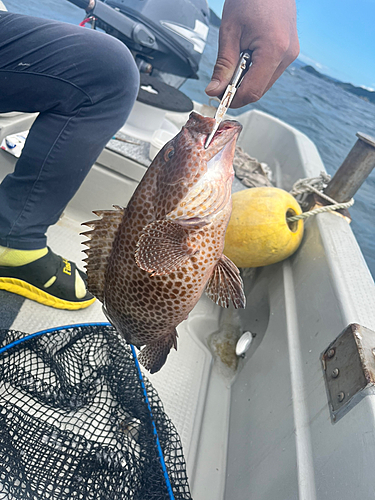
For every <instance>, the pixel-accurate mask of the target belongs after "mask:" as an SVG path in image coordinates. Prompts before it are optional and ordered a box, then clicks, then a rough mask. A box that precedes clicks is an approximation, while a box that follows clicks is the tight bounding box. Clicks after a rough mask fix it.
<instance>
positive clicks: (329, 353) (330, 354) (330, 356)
mask: <svg viewBox="0 0 375 500" xmlns="http://www.w3.org/2000/svg"><path fill="white" fill-rule="evenodd" d="M335 352H336V351H335V349H334V347H331V349H330V350H329V351H328V352H327V357H328V358H333V356H334V355H335Z"/></svg>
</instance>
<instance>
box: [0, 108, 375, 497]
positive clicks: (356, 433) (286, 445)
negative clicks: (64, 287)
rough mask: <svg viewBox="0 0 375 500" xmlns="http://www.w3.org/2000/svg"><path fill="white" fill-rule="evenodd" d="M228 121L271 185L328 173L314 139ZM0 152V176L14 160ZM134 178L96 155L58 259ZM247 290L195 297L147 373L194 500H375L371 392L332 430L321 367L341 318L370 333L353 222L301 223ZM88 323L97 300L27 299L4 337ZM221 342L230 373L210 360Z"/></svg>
mask: <svg viewBox="0 0 375 500" xmlns="http://www.w3.org/2000/svg"><path fill="white" fill-rule="evenodd" d="M177 118H179V119H180V121H181V122H183V120H184V117H177ZM238 118H239V120H240V121H241V122H242V123H243V125H244V131H243V133H242V135H241V138H240V141H239V144H240V146H242V147H243V148H244V149H245V150H246V151H247V152H249V153H250V154H251V155H252V156H255V157H257V158H258V159H259V160H260V161H265V162H267V163H268V164H269V165H270V167H271V168H272V169H273V171H274V173H275V175H276V178H277V183H278V185H279V186H280V187H283V188H285V189H290V188H291V186H292V184H293V182H295V181H296V180H297V179H299V178H303V177H310V176H311V177H313V176H317V175H319V173H320V172H321V171H322V170H324V166H323V164H322V162H321V160H320V157H319V154H318V152H317V150H316V148H315V146H314V144H313V143H312V142H311V141H310V140H309V139H308V138H307V137H306V136H304V135H303V134H301V133H300V132H298V131H297V130H295V129H293V128H292V127H289V126H287V125H286V124H284V123H282V122H280V121H279V120H277V119H274V118H272V117H270V116H268V115H266V114H264V113H261V112H258V111H252V112H249V113H246V114H244V115H241V116H240V117H238ZM175 123H178V120H175ZM1 130H2V129H1V120H0V136H1ZM20 130H22V129H20ZM4 155H5V154H4V153H3V152H0V177H2V176H3V175H5V174H6V173H7V172H8V171H9V170H10V168H11V164H12V162H11V161H10V160H9V158H8V157H5V156H4ZM144 171H145V167H143V166H141V165H139V164H137V163H136V162H134V161H132V160H128V159H126V158H124V157H122V156H120V155H118V154H116V153H114V152H113V151H112V152H111V151H108V150H105V151H104V152H103V153H102V155H101V157H100V158H99V160H98V162H97V164H96V165H95V166H94V168H93V169H92V171H91V173H90V174H89V176H88V178H87V180H86V181H85V183H84V184H83V186H82V187H81V188H80V190H79V192H78V193H77V195H76V196H75V198H74V199H73V200H72V202H71V204H70V205H69V207H68V208H67V210H66V213H65V216H64V217H63V218H62V219H61V220H60V222H59V223H58V224H57V225H56V226H55V227H52V228H50V230H49V234H48V236H49V244H50V246H51V247H52V248H53V249H54V251H56V252H58V253H60V254H63V255H64V257H67V258H69V259H72V260H74V261H75V262H77V263H80V261H81V258H82V254H81V246H80V242H81V241H82V237H80V236H79V232H81V226H80V223H81V222H83V221H85V220H90V219H92V216H91V215H90V212H91V210H94V209H103V208H109V207H111V205H112V204H120V205H125V204H126V203H127V200H128V199H129V197H130V195H131V193H132V191H133V190H134V188H135V187H136V185H137V182H139V180H140V178H141V176H142V175H143V173H144ZM245 287H246V293H247V304H248V305H247V308H246V309H245V310H244V311H241V312H239V313H238V314H237V313H234V312H233V311H232V310H229V311H222V310H221V309H220V308H219V307H217V306H215V305H214V304H213V303H212V302H211V301H210V300H209V299H207V298H206V297H203V298H202V299H201V301H200V302H199V303H198V305H197V306H196V307H195V309H194V310H193V311H192V313H191V314H190V315H189V318H188V320H187V321H185V322H183V323H182V324H181V325H180V326H179V328H178V331H179V349H178V351H177V352H172V353H171V354H170V355H169V357H168V361H167V363H166V365H165V367H163V369H162V370H161V371H160V372H159V373H157V374H155V375H152V376H149V379H150V380H151V382H152V383H153V385H154V386H155V388H156V389H157V391H158V392H159V395H160V397H161V399H162V401H163V403H164V405H165V409H166V412H167V414H168V415H169V417H170V418H171V419H172V421H173V422H174V424H175V426H176V428H177V430H178V432H179V434H180V436H181V439H182V443H183V447H184V452H185V458H186V459H187V466H188V473H189V478H190V484H191V489H192V496H193V498H194V499H195V500H223V499H225V500H243V499H244V498H246V499H253V500H261V499H262V500H263V499H264V500H276V499H277V500H293V499H300V500H315V499H316V500H318V499H319V500H323V499H325V498H334V499H340V500H349V499H351V498H358V497H359V496H361V497H362V498H372V497H373V479H372V477H373V454H374V452H373V450H374V449H375V433H374V423H375V396H367V397H366V398H364V399H363V400H362V401H361V402H360V403H359V404H358V405H357V406H355V407H354V408H353V409H352V410H351V411H350V412H349V413H348V414H347V415H346V416H345V417H343V418H342V419H341V420H340V421H339V422H338V423H336V424H332V422H331V419H330V414H329V409H328V402H327V395H326V390H325V385H324V380H323V372H322V367H321V362H320V355H321V353H322V351H324V350H325V349H326V348H327V347H328V345H329V344H330V343H331V342H332V341H333V340H334V339H335V338H336V337H337V336H338V335H339V333H340V332H341V331H342V330H343V329H344V328H345V327H346V326H347V325H348V324H349V323H353V322H356V323H359V324H362V325H363V326H365V327H367V328H370V329H373V330H375V310H374V304H375V285H374V282H373V280H372V277H371V275H370V273H369V271H368V269H367V266H366V264H365V262H364V259H363V256H362V254H361V252H360V249H359V247H358V245H357V242H356V240H355V238H354V236H353V234H352V231H351V229H350V226H349V225H348V223H347V222H346V221H345V220H344V219H343V218H341V217H338V216H337V215H334V214H320V215H318V216H317V217H316V218H314V219H313V220H310V221H309V222H307V223H306V232H305V236H304V239H303V242H302V245H301V247H300V249H299V250H298V252H297V253H296V254H295V255H293V256H292V257H291V258H290V259H288V260H286V261H284V262H282V263H279V264H275V265H273V266H268V267H266V268H263V269H261V270H259V271H258V273H257V275H256V276H249V277H248V278H245ZM97 321H106V319H105V317H104V315H103V314H102V312H101V306H100V304H99V302H96V303H95V304H93V305H92V306H91V307H90V308H88V309H87V310H84V311H82V312H80V311H78V312H67V311H57V310H54V309H49V308H47V307H44V306H41V305H38V304H35V303H34V302H30V301H28V300H25V301H24V303H23V304H22V307H21V309H20V311H19V313H18V315H17V317H16V318H15V320H14V322H13V325H12V328H15V329H19V330H21V331H25V332H34V331H38V330H42V329H44V328H52V327H54V326H62V325H68V324H77V323H86V322H97ZM247 330H250V331H252V332H253V333H256V334H257V336H256V337H255V339H254V341H253V342H252V344H251V348H250V350H249V351H248V353H247V355H246V358H245V359H243V360H240V362H239V365H238V368H237V369H236V370H233V369H232V368H231V367H229V366H228V364H230V363H231V361H233V359H234V357H233V345H234V343H235V340H236V339H237V338H238V336H239V335H240V334H241V333H242V332H244V331H247ZM213 345H216V350H215V349H213V348H212V346H213ZM223 346H226V348H227V351H226V355H228V356H229V357H226V364H225V363H223V362H222V361H221V360H220V357H219V356H218V355H217V353H218V352H219V351H220V349H221V350H222V348H223ZM228 360H229V361H228Z"/></svg>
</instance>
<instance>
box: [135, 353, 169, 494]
mask: <svg viewBox="0 0 375 500" xmlns="http://www.w3.org/2000/svg"><path fill="white" fill-rule="evenodd" d="M130 347H131V350H132V353H133V357H134V363H135V366H136V367H137V370H138V376H139V380H140V381H141V386H142V389H143V394H144V397H145V400H146V403H147V407H148V411H149V412H150V416H151V422H152V428H153V430H154V436H155V439H156V446H157V449H158V453H159V459H160V464H161V468H162V470H163V474H164V479H165V482H166V485H167V489H168V493H169V498H170V500H175V498H174V495H173V490H172V485H171V482H170V479H169V476H168V471H167V467H166V465H165V460H164V456H163V450H162V449H161V445H160V441H159V436H158V431H157V430H156V425H155V421H154V416H153V414H152V410H151V405H150V400H149V399H148V396H147V391H146V386H145V383H144V380H143V375H142V372H141V367H140V366H139V362H138V358H137V353H136V352H135V348H134V346H133V345H132V344H130Z"/></svg>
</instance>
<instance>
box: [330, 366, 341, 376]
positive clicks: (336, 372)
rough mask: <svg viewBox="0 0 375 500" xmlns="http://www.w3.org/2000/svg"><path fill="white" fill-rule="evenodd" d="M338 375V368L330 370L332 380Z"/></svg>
mask: <svg viewBox="0 0 375 500" xmlns="http://www.w3.org/2000/svg"><path fill="white" fill-rule="evenodd" d="M339 374H340V370H339V369H338V368H335V369H334V370H332V373H331V375H332V378H337V377H338V376H339Z"/></svg>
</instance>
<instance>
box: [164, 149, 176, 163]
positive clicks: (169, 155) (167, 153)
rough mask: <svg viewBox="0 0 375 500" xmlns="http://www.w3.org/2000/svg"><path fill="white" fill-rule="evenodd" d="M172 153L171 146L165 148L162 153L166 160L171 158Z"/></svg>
mask: <svg viewBox="0 0 375 500" xmlns="http://www.w3.org/2000/svg"><path fill="white" fill-rule="evenodd" d="M173 155H174V148H173V147H170V148H168V149H167V151H166V152H165V154H164V158H165V160H166V161H168V159H169V160H170V159H171V158H172V156H173Z"/></svg>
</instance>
